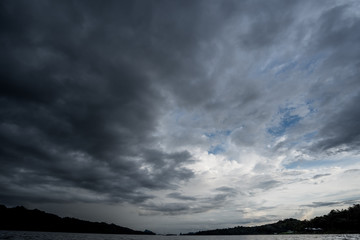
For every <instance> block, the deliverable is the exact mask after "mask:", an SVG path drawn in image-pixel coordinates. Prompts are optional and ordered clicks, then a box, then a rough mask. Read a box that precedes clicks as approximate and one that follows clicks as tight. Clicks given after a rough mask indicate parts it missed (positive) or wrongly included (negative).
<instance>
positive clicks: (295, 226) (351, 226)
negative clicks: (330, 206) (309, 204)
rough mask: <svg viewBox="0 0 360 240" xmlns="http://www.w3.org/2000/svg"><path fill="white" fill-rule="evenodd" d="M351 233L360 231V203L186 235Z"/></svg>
mask: <svg viewBox="0 0 360 240" xmlns="http://www.w3.org/2000/svg"><path fill="white" fill-rule="evenodd" d="M310 233H311V234H314V233H315V234H332V233H334V234H345V233H346V234H351V233H360V205H359V204H356V205H354V206H352V207H349V208H348V209H346V210H341V211H339V210H332V211H331V212H330V213H328V214H327V215H324V216H321V217H315V218H313V219H311V220H303V221H300V220H297V219H293V218H290V219H285V220H282V221H278V222H277V223H272V224H266V225H261V226H255V227H243V226H239V227H234V228H226V229H215V230H208V231H200V232H195V233H187V234H184V235H252V234H310Z"/></svg>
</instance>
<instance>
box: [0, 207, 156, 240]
mask: <svg viewBox="0 0 360 240" xmlns="http://www.w3.org/2000/svg"><path fill="white" fill-rule="evenodd" d="M0 229H1V230H21V231H46V232H77V233H112V234H146V235H154V233H153V232H151V231H149V230H147V231H144V232H141V231H135V230H132V229H130V228H125V227H120V226H117V225H115V224H107V223H104V222H101V223H99V222H89V221H84V220H79V219H76V218H68V217H65V218H61V217H59V216H56V215H54V214H50V213H46V212H43V211H40V210H37V209H35V210H28V209H26V208H24V207H15V208H7V207H5V206H4V205H0Z"/></svg>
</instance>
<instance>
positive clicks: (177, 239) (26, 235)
mask: <svg viewBox="0 0 360 240" xmlns="http://www.w3.org/2000/svg"><path fill="white" fill-rule="evenodd" d="M0 239H9V240H287V239H289V240H347V239H349V240H355V239H359V240H360V234H345V235H344V234H339V235H332V234H331V235H247V236H244V235H240V236H140V235H115V234H86V233H49V232H17V231H14V232H13V231H0Z"/></svg>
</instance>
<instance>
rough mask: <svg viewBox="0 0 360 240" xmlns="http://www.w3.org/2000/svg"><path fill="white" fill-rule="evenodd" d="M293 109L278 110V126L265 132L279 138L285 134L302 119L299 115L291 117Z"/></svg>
mask: <svg viewBox="0 0 360 240" xmlns="http://www.w3.org/2000/svg"><path fill="white" fill-rule="evenodd" d="M293 110H295V108H280V110H279V113H278V114H282V115H283V116H282V117H281V121H280V123H279V125H278V126H274V127H271V128H268V129H267V131H268V133H270V134H271V135H273V136H276V137H280V136H282V135H284V134H285V132H286V130H287V129H288V128H290V127H292V126H294V125H296V124H297V123H298V122H299V121H300V120H301V119H302V117H300V116H299V115H296V114H295V115H292V114H291V112H292V111H293Z"/></svg>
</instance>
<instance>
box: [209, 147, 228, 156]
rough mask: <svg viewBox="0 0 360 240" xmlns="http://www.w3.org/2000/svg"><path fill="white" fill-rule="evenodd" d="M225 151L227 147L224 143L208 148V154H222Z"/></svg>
mask: <svg viewBox="0 0 360 240" xmlns="http://www.w3.org/2000/svg"><path fill="white" fill-rule="evenodd" d="M223 152H225V148H224V146H223V145H222V144H218V145H215V146H211V147H210V149H209V150H208V154H213V155H217V154H221V153H223Z"/></svg>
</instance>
